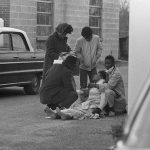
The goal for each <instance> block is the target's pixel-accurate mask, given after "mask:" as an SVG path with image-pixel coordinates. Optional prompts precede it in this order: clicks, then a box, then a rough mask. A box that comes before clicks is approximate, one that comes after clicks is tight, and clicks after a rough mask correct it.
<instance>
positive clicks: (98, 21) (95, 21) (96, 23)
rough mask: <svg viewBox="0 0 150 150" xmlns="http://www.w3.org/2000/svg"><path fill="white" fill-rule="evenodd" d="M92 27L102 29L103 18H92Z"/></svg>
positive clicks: (90, 21)
mask: <svg viewBox="0 0 150 150" xmlns="http://www.w3.org/2000/svg"><path fill="white" fill-rule="evenodd" d="M89 24H90V26H93V27H101V18H100V17H90V20H89Z"/></svg>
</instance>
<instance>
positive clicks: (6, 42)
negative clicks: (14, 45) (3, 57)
mask: <svg viewBox="0 0 150 150" xmlns="http://www.w3.org/2000/svg"><path fill="white" fill-rule="evenodd" d="M0 50H2V51H4V50H6V51H8V50H10V39H9V35H8V34H0Z"/></svg>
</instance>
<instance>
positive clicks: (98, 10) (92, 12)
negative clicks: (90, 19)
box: [89, 7, 102, 16]
mask: <svg viewBox="0 0 150 150" xmlns="http://www.w3.org/2000/svg"><path fill="white" fill-rule="evenodd" d="M101 12H102V11H101V8H97V7H90V11H89V13H90V15H92V16H101Z"/></svg>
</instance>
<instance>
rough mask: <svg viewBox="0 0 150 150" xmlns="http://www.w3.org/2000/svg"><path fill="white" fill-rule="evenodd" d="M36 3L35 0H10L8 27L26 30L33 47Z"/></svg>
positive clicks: (34, 41)
mask: <svg viewBox="0 0 150 150" xmlns="http://www.w3.org/2000/svg"><path fill="white" fill-rule="evenodd" d="M36 4H37V3H36V0H10V27H14V28H18V29H22V30H24V31H26V32H27V35H28V37H29V39H30V41H31V44H32V46H33V47H34V48H36V14H37V7H36Z"/></svg>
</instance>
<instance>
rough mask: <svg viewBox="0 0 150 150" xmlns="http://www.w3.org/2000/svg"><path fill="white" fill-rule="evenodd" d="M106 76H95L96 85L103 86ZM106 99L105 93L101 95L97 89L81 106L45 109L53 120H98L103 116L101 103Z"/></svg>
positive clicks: (92, 91) (94, 89)
mask: <svg viewBox="0 0 150 150" xmlns="http://www.w3.org/2000/svg"><path fill="white" fill-rule="evenodd" d="M105 75H106V74H105V72H104V71H100V72H99V73H98V75H95V77H94V80H95V83H97V84H103V83H104V82H105V78H106V76H105ZM104 98H105V96H104V93H100V92H99V90H98V89H96V88H91V89H90V92H89V98H88V99H87V101H85V102H83V103H81V104H80V105H79V106H77V107H74V108H69V109H63V110H60V109H59V108H56V110H52V109H51V108H48V107H47V108H46V109H45V112H46V113H47V115H48V116H50V117H51V118H52V119H63V120H70V119H85V118H91V119H92V118H93V119H97V118H99V117H100V114H101V109H100V101H101V99H104Z"/></svg>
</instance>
